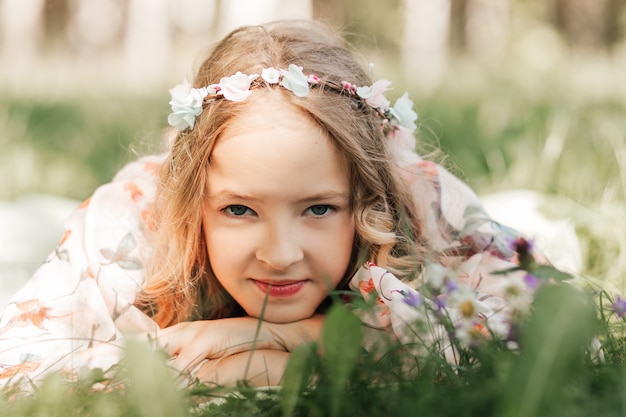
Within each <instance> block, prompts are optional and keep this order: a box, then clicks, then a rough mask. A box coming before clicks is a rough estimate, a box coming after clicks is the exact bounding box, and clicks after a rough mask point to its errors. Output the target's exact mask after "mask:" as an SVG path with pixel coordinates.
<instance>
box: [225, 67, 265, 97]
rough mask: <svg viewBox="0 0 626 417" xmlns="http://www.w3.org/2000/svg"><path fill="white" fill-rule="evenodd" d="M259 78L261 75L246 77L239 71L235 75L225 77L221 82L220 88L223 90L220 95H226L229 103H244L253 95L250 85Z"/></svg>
mask: <svg viewBox="0 0 626 417" xmlns="http://www.w3.org/2000/svg"><path fill="white" fill-rule="evenodd" d="M257 78H259V74H252V75H246V74H244V73H242V72H239V71H237V73H236V74H235V75H231V76H230V77H223V78H222V79H221V80H220V84H219V86H220V87H221V88H220V90H219V91H218V94H222V95H224V98H225V99H226V100H229V101H244V100H245V99H247V98H248V96H250V94H252V92H251V91H250V85H252V81H254V80H256V79H257Z"/></svg>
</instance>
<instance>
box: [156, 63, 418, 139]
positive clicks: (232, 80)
mask: <svg viewBox="0 0 626 417" xmlns="http://www.w3.org/2000/svg"><path fill="white" fill-rule="evenodd" d="M263 84H266V85H270V86H273V85H279V86H281V87H284V88H286V89H287V90H289V91H291V92H292V93H293V94H295V95H296V96H298V97H306V96H307V95H308V94H309V88H310V87H311V86H314V85H324V86H327V87H329V88H331V89H333V90H335V91H337V92H339V93H340V94H345V95H347V96H349V97H353V98H356V99H357V100H360V101H361V102H364V103H365V104H367V105H369V106H370V107H372V108H373V109H374V110H375V111H376V113H377V114H378V115H379V116H380V117H381V118H382V125H383V126H385V125H387V124H390V125H391V126H392V129H390V130H389V133H388V136H390V137H392V138H395V139H397V141H399V142H403V145H402V147H403V148H405V149H406V148H410V150H411V151H412V150H414V149H415V139H414V138H413V132H414V131H415V129H416V125H415V121H416V120H417V114H416V113H415V112H414V111H413V102H412V101H411V99H409V97H408V93H404V95H402V97H400V98H398V99H397V100H396V102H395V104H394V106H393V107H390V102H389V100H387V98H386V97H385V95H384V92H385V91H387V90H389V85H390V84H391V82H390V81H388V80H378V81H376V82H375V83H374V84H372V85H371V86H363V87H357V86H355V85H353V84H351V83H349V82H347V81H342V82H341V84H337V83H335V82H332V81H325V80H321V79H320V78H319V77H318V76H317V75H314V74H311V75H308V76H307V75H304V74H303V72H302V67H299V66H297V65H294V64H291V65H289V67H288V69H287V70H284V69H276V68H264V69H263V70H261V74H260V75H259V74H251V75H246V74H243V73H241V72H237V73H236V74H235V75H231V76H229V77H223V78H222V79H221V80H220V82H219V83H218V84H211V85H209V86H207V87H202V88H192V87H191V85H190V84H189V82H187V81H186V80H185V81H184V82H183V83H182V84H179V85H177V86H176V87H174V88H172V89H171V90H170V94H171V96H172V99H171V101H170V105H171V106H172V113H170V114H169V116H168V118H167V121H168V123H169V124H170V125H171V126H173V127H175V128H176V129H177V130H178V131H180V132H182V131H184V130H186V129H193V128H194V126H195V123H196V118H197V117H198V116H199V115H200V114H201V113H202V110H203V108H204V106H205V105H206V104H208V103H210V102H213V101H215V100H218V99H224V100H229V101H244V100H245V99H246V98H248V96H250V94H252V91H251V90H252V89H253V88H254V87H257V86H261V85H263Z"/></svg>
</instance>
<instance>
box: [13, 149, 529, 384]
mask: <svg viewBox="0 0 626 417" xmlns="http://www.w3.org/2000/svg"><path fill="white" fill-rule="evenodd" d="M162 160H163V155H161V156H150V157H144V158H142V159H139V160H137V161H135V162H132V163H130V164H128V165H127V166H126V167H125V168H123V169H122V170H121V171H120V172H119V173H118V174H117V175H116V176H115V178H114V180H113V181H112V182H110V183H109V184H106V185H103V186H101V187H100V188H98V189H97V190H96V192H95V193H94V194H93V196H92V197H91V198H90V199H88V200H87V201H85V202H84V203H82V204H81V205H80V206H79V207H78V208H77V210H76V211H75V212H74V213H73V215H71V217H70V218H69V219H68V220H67V222H66V224H65V233H64V234H63V237H62V239H61V240H60V242H59V244H58V246H57V248H56V249H55V250H54V251H53V252H52V253H51V254H50V256H49V257H48V259H46V260H45V262H44V263H43V264H42V265H41V266H40V267H39V269H38V270H37V271H36V272H35V274H34V275H33V276H32V278H31V279H30V280H29V281H28V282H27V283H26V285H25V286H24V287H23V288H22V289H21V290H20V291H19V292H18V293H16V294H15V295H14V296H13V297H12V299H11V301H10V302H9V304H8V305H7V306H6V307H5V308H4V311H3V313H2V316H1V317H0V383H2V384H6V383H11V382H17V381H24V380H27V381H37V380H39V379H40V378H42V377H43V376H45V375H46V374H48V373H49V372H52V371H70V372H71V371H73V370H77V369H79V368H81V367H85V366H87V367H91V368H102V369H108V368H109V367H110V366H112V365H114V364H115V363H117V362H118V361H119V360H120V359H121V356H122V354H123V349H122V347H123V343H124V340H126V339H127V338H129V337H141V336H142V335H144V336H145V335H149V334H154V332H155V331H156V329H157V325H156V323H155V322H154V321H153V320H152V319H151V318H150V317H148V316H147V315H145V314H144V313H143V312H142V311H140V310H139V309H138V308H137V307H136V306H135V305H134V303H135V297H136V296H137V294H138V292H139V291H140V289H141V286H142V282H143V278H144V273H143V269H142V265H143V262H144V259H148V258H149V257H150V252H151V248H150V246H149V244H148V243H147V241H146V238H145V236H146V231H147V230H149V229H150V228H151V227H152V225H151V223H150V218H151V216H150V210H151V204H152V201H153V198H154V194H155V189H156V171H157V169H158V166H159V164H160V163H161V161H162ZM403 169H404V173H405V177H406V182H407V185H408V186H409V187H411V190H412V191H413V194H414V196H415V203H416V205H417V207H418V208H419V209H420V212H419V216H420V218H421V222H422V227H423V233H424V236H425V238H426V239H427V241H428V243H429V245H431V246H432V247H433V248H434V249H436V250H438V251H441V252H442V253H449V254H450V255H448V256H446V257H445V258H442V259H441V262H440V263H432V264H429V265H427V266H426V267H425V268H424V271H423V274H422V275H423V276H422V277H421V278H420V280H419V282H421V283H425V284H427V285H428V287H429V288H430V290H429V291H430V292H429V294H431V295H432V296H430V297H426V296H425V295H424V293H423V292H421V291H420V288H419V287H418V286H417V285H415V284H412V283H404V282H402V281H400V280H399V279H397V278H396V277H394V276H393V275H392V274H391V273H390V272H388V271H386V270H384V269H382V268H380V267H377V266H375V265H373V264H367V265H364V266H363V267H361V268H360V269H359V270H358V272H357V273H356V274H355V276H354V277H353V279H352V281H351V287H352V288H353V289H354V290H355V291H357V292H360V293H361V294H362V295H363V296H364V297H367V298H372V299H374V305H375V309H374V311H373V312H372V311H368V312H365V311H362V312H360V315H361V318H362V320H363V321H364V322H366V323H367V324H368V325H370V326H373V327H378V328H386V329H393V331H394V332H395V334H396V335H397V336H398V337H399V338H400V340H403V341H410V340H412V337H413V335H414V334H415V332H414V331H413V330H412V329H410V328H409V326H410V325H411V323H414V322H419V320H421V319H424V320H426V319H428V314H431V313H432V312H436V311H437V309H439V310H440V311H446V313H447V315H448V316H449V317H451V318H452V319H453V322H454V323H455V326H456V329H458V332H456V335H455V337H458V338H459V339H460V340H465V341H467V342H471V339H472V338H473V337H477V336H476V335H480V334H485V329H490V331H491V332H495V333H497V334H502V335H506V332H507V328H508V327H507V324H508V320H509V318H510V316H511V314H512V311H513V310H515V309H516V308H518V307H517V306H518V301H519V303H521V304H519V305H523V304H524V303H526V301H527V295H528V293H529V292H528V291H527V290H526V287H527V286H526V287H524V283H523V276H522V275H520V274H517V275H515V274H513V275H506V276H504V275H494V274H492V272H493V271H496V270H502V269H506V268H510V267H511V266H514V265H515V264H514V262H515V253H514V252H513V251H512V250H511V249H510V242H512V241H514V240H515V238H516V234H515V233H513V232H512V231H510V230H509V229H507V228H504V227H502V226H500V225H498V224H496V223H494V222H492V221H490V219H489V218H488V217H487V216H486V215H485V213H484V211H482V209H481V206H480V204H479V203H478V200H477V198H476V196H475V195H474V193H473V192H472V191H471V190H470V189H469V188H468V187H467V186H465V185H464V184H463V183H462V182H461V181H459V180H458V179H456V178H455V177H454V176H452V175H451V174H449V173H448V172H447V171H446V170H444V169H443V168H442V167H440V166H438V165H436V164H434V163H432V162H428V161H424V160H422V159H420V158H419V157H417V156H415V157H413V158H409V159H407V160H406V161H405V166H404V168H403ZM512 262H513V263H512ZM516 286H517V287H519V288H522V289H523V291H517V292H515V291H510V289H511V288H513V287H515V288H517V287H516ZM509 294H517V295H516V298H515V299H513V298H511V297H510V296H509ZM526 304H527V303H526ZM428 306H431V307H432V306H435V308H428V309H427V308H426V307H428ZM429 312H431V313H429ZM427 334H428V336H427V337H426V339H428V340H429V342H430V343H439V344H441V342H442V341H443V344H441V346H442V348H443V349H444V350H446V349H447V352H446V354H447V355H449V356H450V358H451V359H452V360H454V352H453V350H452V349H449V344H447V341H448V339H449V337H450V334H449V332H447V333H446V332H444V331H443V330H442V329H441V328H438V327H437V326H436V325H435V326H430V328H429V329H428V331H427ZM24 377H25V378H24Z"/></svg>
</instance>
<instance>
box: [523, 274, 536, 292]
mask: <svg viewBox="0 0 626 417" xmlns="http://www.w3.org/2000/svg"><path fill="white" fill-rule="evenodd" d="M524 282H525V283H526V286H528V288H530V289H531V290H534V289H536V288H537V287H538V286H539V280H538V279H537V277H536V276H534V275H533V274H526V276H524Z"/></svg>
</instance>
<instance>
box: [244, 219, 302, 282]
mask: <svg viewBox="0 0 626 417" xmlns="http://www.w3.org/2000/svg"><path fill="white" fill-rule="evenodd" d="M269 229H270V230H268V231H267V233H266V235H265V236H264V238H263V241H262V242H261V244H260V245H259V247H258V248H257V253H256V257H257V259H258V260H259V261H261V262H263V263H264V264H265V265H267V266H268V267H270V268H271V269H274V270H277V271H282V270H285V269H287V268H289V267H290V266H291V265H293V264H295V263H297V262H299V261H301V260H302V259H303V258H304V251H303V250H302V247H301V246H300V243H299V242H298V239H297V237H296V236H295V234H294V233H293V230H291V228H290V227H286V226H285V225H280V226H272V227H270V228H269Z"/></svg>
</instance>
